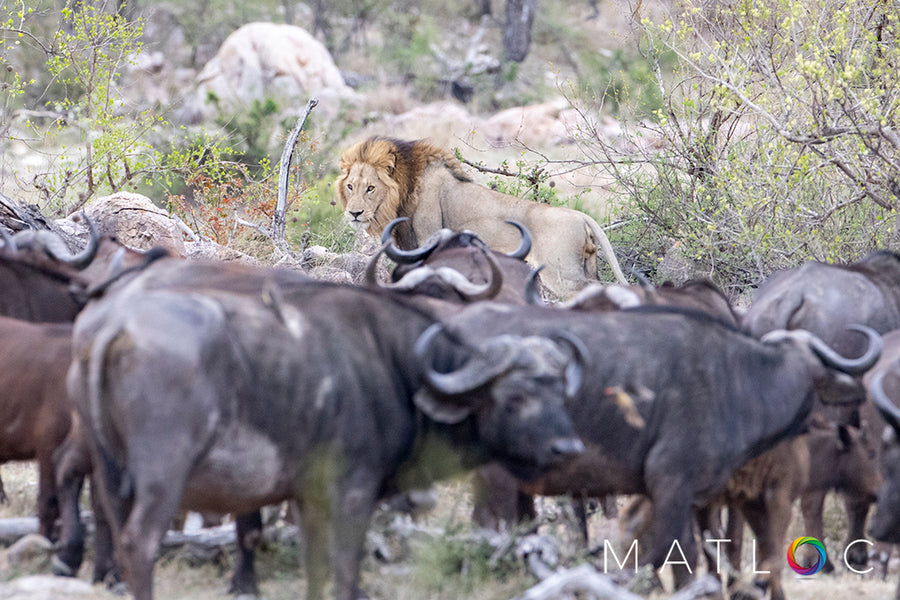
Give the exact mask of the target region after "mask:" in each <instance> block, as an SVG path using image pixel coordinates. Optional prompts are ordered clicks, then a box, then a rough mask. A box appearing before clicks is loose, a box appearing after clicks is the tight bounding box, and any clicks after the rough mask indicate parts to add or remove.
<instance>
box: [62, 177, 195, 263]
mask: <svg viewBox="0 0 900 600" xmlns="http://www.w3.org/2000/svg"><path fill="white" fill-rule="evenodd" d="M84 213H85V214H86V215H87V217H88V218H89V219H90V220H91V221H92V222H93V223H94V226H95V227H96V228H97V231H98V232H99V233H100V235H112V236H115V237H116V238H118V240H119V242H120V243H122V244H123V245H125V246H128V247H129V248H131V249H133V250H149V249H150V248H153V247H156V246H159V247H163V248H165V249H167V250H169V251H170V252H173V253H175V254H177V255H179V256H184V255H185V249H184V240H183V236H182V233H181V230H180V229H179V227H178V224H177V223H176V222H175V221H174V220H173V219H171V218H170V217H169V215H168V214H167V213H166V211H164V210H163V209H161V208H159V207H158V206H156V205H155V204H153V202H152V201H151V200H150V198H148V197H147V196H144V195H142V194H134V193H131V192H116V193H115V194H111V195H109V196H103V197H100V198H96V199H94V200H92V201H91V202H89V203H88V204H87V205H86V206H85V207H84ZM69 218H70V219H72V220H73V221H76V222H77V221H79V220H80V213H76V214H73V215H71V216H70V217H69Z"/></svg>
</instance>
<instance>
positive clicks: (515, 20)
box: [503, 0, 537, 62]
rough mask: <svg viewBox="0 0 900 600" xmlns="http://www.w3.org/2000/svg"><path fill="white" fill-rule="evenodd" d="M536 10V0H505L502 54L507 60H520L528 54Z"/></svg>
mask: <svg viewBox="0 0 900 600" xmlns="http://www.w3.org/2000/svg"><path fill="white" fill-rule="evenodd" d="M536 10H537V0H506V24H505V25H504V26H503V54H504V56H505V57H506V59H507V60H512V61H515V62H522V61H523V60H525V57H526V56H528V50H529V49H530V48H531V26H532V25H533V24H534V13H535V11H536Z"/></svg>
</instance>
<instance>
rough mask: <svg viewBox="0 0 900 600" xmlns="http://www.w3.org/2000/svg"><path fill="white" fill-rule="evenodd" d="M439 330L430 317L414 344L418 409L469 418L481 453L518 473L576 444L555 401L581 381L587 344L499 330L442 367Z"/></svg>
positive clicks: (552, 460) (562, 456) (530, 473)
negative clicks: (455, 363)
mask: <svg viewBox="0 0 900 600" xmlns="http://www.w3.org/2000/svg"><path fill="white" fill-rule="evenodd" d="M442 334H444V329H443V325H441V324H440V323H436V324H434V325H432V326H431V327H429V328H428V329H427V330H426V331H425V332H424V333H423V334H422V335H421V336H420V338H419V339H418V340H417V342H416V345H415V348H414V350H415V354H416V356H417V358H418V359H419V362H420V364H421V365H422V368H423V376H424V385H423V386H422V387H421V388H420V389H419V391H418V392H417V393H416V395H415V403H416V405H417V406H418V407H419V409H420V410H422V412H423V413H425V414H426V415H427V416H428V417H430V418H431V419H433V420H434V421H437V422H439V423H444V424H450V425H452V424H459V423H462V422H463V421H465V420H466V419H470V418H471V419H472V422H473V424H474V426H475V428H476V430H477V433H476V435H477V439H478V443H479V444H480V446H481V447H482V448H484V449H485V450H486V452H487V454H488V455H489V456H488V458H490V459H492V460H498V461H500V462H501V463H502V464H503V465H504V466H505V467H506V468H507V469H509V471H510V472H511V473H513V474H514V475H516V476H517V477H520V478H522V479H533V478H534V477H536V476H538V475H540V474H541V473H542V472H543V471H545V470H546V469H548V468H550V467H553V466H555V465H557V464H559V463H560V462H562V461H563V460H566V459H568V458H572V457H574V456H575V455H577V454H579V453H580V452H581V451H582V450H583V449H584V446H583V444H582V443H581V441H580V440H579V439H578V437H577V436H576V434H575V431H574V427H573V425H572V422H571V420H570V418H569V416H568V413H567V412H566V410H565V408H564V407H563V400H564V399H565V398H570V397H572V396H574V395H575V394H576V393H577V391H578V389H579V388H580V386H581V381H582V370H583V368H584V362H585V356H586V353H587V350H586V349H585V347H584V344H583V343H582V342H581V341H580V340H579V339H578V338H576V337H575V336H573V335H571V334H567V333H562V332H561V333H560V334H559V335H558V336H556V337H555V339H550V338H547V337H540V336H517V335H501V336H497V337H493V338H490V339H488V340H487V341H485V342H482V343H480V344H479V345H478V346H477V347H476V348H474V349H473V352H472V354H471V356H470V357H469V359H468V360H467V361H466V362H465V364H463V365H460V366H459V367H458V368H455V369H452V370H449V371H443V370H442V369H441V368H440V367H441V366H443V365H438V364H436V363H439V362H441V361H440V359H439V357H438V356H437V353H436V352H435V351H434V349H433V346H434V345H435V340H436V339H437V338H438V337H439V336H441V335H442Z"/></svg>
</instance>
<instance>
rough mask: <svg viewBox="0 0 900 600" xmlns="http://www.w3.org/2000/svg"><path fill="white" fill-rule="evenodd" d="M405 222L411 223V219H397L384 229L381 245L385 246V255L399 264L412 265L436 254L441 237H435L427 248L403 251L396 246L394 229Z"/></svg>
mask: <svg viewBox="0 0 900 600" xmlns="http://www.w3.org/2000/svg"><path fill="white" fill-rule="evenodd" d="M403 221H409V217H397V218H396V219H394V220H393V221H391V222H390V223H388V224H387V227H385V228H384V232H383V233H382V234H381V243H382V244H383V246H382V247H383V248H384V253H385V255H386V256H387V257H388V258H390V259H391V260H392V261H394V262H395V263H398V264H411V263H414V262H417V261H420V260H425V259H426V258H428V256H429V255H430V254H431V253H432V252H434V249H435V248H437V245H438V244H439V243H440V241H441V238H440V236H435V237H434V239H433V240H432V242H431V243H430V244H428V245H427V246H422V247H421V248H416V249H415V250H401V249H400V248H398V247H397V246H396V245H395V244H394V241H393V237H392V233H393V231H394V227H396V226H397V225H399V224H400V223H402V222H403ZM385 246H386V247H385Z"/></svg>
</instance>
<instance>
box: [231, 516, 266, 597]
mask: <svg viewBox="0 0 900 600" xmlns="http://www.w3.org/2000/svg"><path fill="white" fill-rule="evenodd" d="M234 525H235V531H236V534H237V564H235V567H234V574H233V575H232V576H231V587H230V588H229V590H228V592H229V593H231V594H238V595H243V594H249V595H252V596H258V595H259V587H258V586H257V584H256V568H255V566H254V556H255V550H256V545H257V544H258V543H259V540H260V538H261V537H262V515H261V514H260V512H259V511H258V510H257V511H255V512H252V513H247V514H244V515H237V516H236V517H235V523H234Z"/></svg>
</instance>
